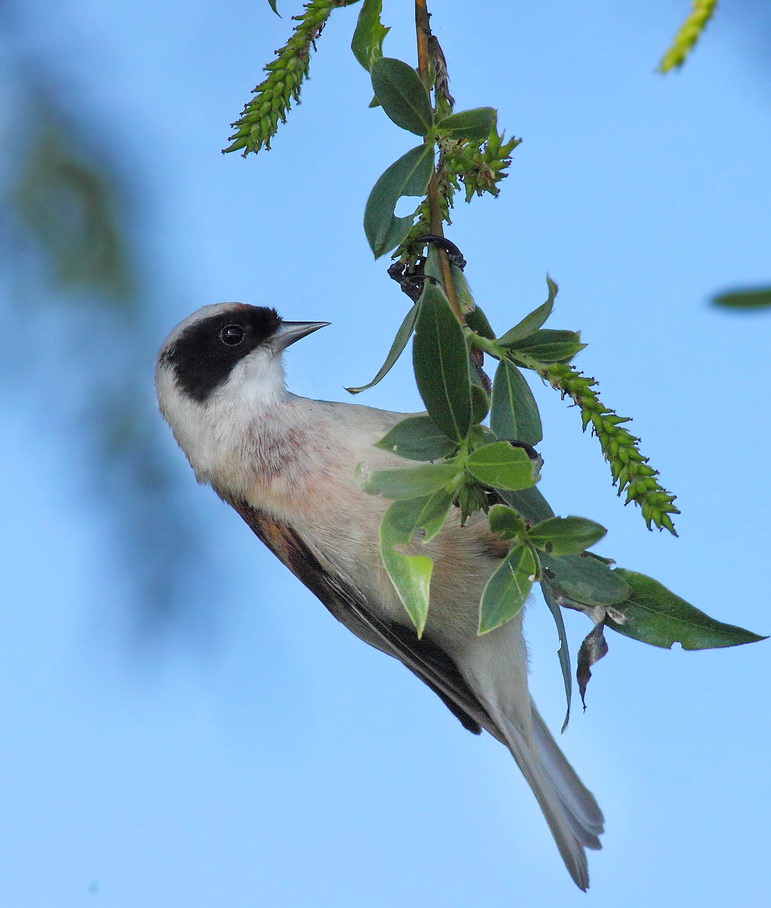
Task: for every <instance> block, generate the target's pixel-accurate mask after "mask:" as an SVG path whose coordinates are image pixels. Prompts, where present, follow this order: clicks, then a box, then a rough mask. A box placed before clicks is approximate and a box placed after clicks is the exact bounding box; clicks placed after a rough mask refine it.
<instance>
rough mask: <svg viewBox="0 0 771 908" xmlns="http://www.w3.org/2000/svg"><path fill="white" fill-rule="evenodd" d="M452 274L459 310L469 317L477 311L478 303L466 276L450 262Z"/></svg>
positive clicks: (467, 322)
mask: <svg viewBox="0 0 771 908" xmlns="http://www.w3.org/2000/svg"><path fill="white" fill-rule="evenodd" d="M450 274H451V275H452V285H453V287H454V288H455V299H456V300H457V301H458V308H459V309H460V311H461V312H462V313H463V314H464V315H466V316H468V315H469V314H470V313H471V312H473V311H474V310H475V308H476V303H475V302H474V297H473V295H472V293H471V288H470V287H469V285H468V281H467V280H466V275H465V274H464V273H463V272H462V271H461V270H460V268H458V266H457V265H454V264H453V263H452V262H450ZM483 317H484V316H483ZM466 324H469V321H468V318H467V319H466Z"/></svg>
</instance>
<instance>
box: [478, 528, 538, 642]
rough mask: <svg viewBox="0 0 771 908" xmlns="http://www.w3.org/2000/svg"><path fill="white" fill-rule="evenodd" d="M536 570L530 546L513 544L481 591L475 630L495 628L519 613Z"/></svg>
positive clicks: (482, 630)
mask: <svg viewBox="0 0 771 908" xmlns="http://www.w3.org/2000/svg"><path fill="white" fill-rule="evenodd" d="M537 573H538V565H537V564H536V562H535V558H534V557H533V552H532V550H531V549H530V548H529V547H528V546H526V545H515V546H514V547H513V548H512V550H511V551H510V552H509V554H508V555H507V556H506V558H505V559H504V561H503V563H502V564H501V565H500V567H499V568H498V569H497V570H496V571H495V573H494V574H493V575H492V577H491V578H490V579H489V580H488V581H487V585H486V586H485V589H484V592H483V593H482V602H481V604H480V606H479V629H478V631H477V633H478V634H487V633H489V632H490V631H492V630H495V628H496V627H500V626H501V625H502V624H505V623H506V622H507V621H511V619H512V618H513V617H514V616H515V615H517V614H518V613H519V611H520V610H521V608H522V606H523V605H524V604H525V600H526V599H527V597H528V595H529V593H530V590H531V588H532V586H533V580H534V579H535V576H536V574H537Z"/></svg>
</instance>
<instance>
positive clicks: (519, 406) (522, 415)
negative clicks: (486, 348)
mask: <svg viewBox="0 0 771 908" xmlns="http://www.w3.org/2000/svg"><path fill="white" fill-rule="evenodd" d="M490 428H491V429H492V430H493V432H495V434H496V435H497V436H498V438H500V439H508V440H510V441H524V442H527V443H528V444H530V445H537V444H538V442H539V441H541V439H542V438H543V429H542V427H541V417H540V415H539V413H538V404H536V402H535V398H534V397H533V392H532V391H531V390H530V385H529V384H528V383H527V380H526V379H525V377H524V376H523V375H522V373H521V372H520V371H519V369H518V368H517V367H516V366H515V365H514V364H513V363H509V362H506V360H501V361H500V362H499V363H498V368H497V369H496V370H495V378H494V380H493V399H492V408H491V411H490Z"/></svg>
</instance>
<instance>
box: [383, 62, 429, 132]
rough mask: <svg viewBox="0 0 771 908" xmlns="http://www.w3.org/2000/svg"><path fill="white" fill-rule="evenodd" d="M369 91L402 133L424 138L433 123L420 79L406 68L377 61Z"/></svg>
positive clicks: (413, 71) (406, 66)
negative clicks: (402, 130)
mask: <svg viewBox="0 0 771 908" xmlns="http://www.w3.org/2000/svg"><path fill="white" fill-rule="evenodd" d="M370 75H371V76H372V88H373V90H374V92H375V95H376V97H377V99H378V101H380V104H381V106H382V108H383V110H384V111H385V112H386V114H387V115H388V117H389V118H390V119H391V120H393V122H394V123H396V125H397V126H400V127H401V128H402V129H406V130H408V132H413V133H415V135H417V136H425V135H426V134H427V133H428V132H429V130H430V129H431V126H432V125H433V122H434V112H433V110H432V109H431V99H430V98H429V96H428V92H427V91H426V89H425V86H424V85H423V83H422V82H421V81H420V76H419V75H418V74H417V73H416V72H415V70H414V69H413V68H412V67H411V66H410V65H409V64H408V63H404V62H403V61H401V60H396V59H394V58H393V57H380V58H379V59H377V60H375V61H374V62H373V63H372V68H371V70H370Z"/></svg>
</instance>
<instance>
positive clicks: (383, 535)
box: [380, 492, 452, 637]
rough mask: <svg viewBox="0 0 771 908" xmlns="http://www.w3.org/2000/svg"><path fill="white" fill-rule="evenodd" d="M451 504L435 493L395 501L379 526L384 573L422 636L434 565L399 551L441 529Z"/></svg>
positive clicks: (428, 560)
mask: <svg viewBox="0 0 771 908" xmlns="http://www.w3.org/2000/svg"><path fill="white" fill-rule="evenodd" d="M451 502H452V496H451V495H448V494H446V493H441V492H440V493H437V494H435V495H432V496H428V497H426V498H420V499H412V500H409V501H395V502H394V503H393V504H392V505H391V506H390V507H389V508H388V510H387V511H386V513H385V515H384V517H383V521H382V523H381V524H380V554H381V557H382V559H383V564H384V566H385V569H386V572H387V573H388V576H389V577H390V579H391V582H392V583H393V585H394V588H395V590H396V592H397V593H398V595H399V598H400V600H401V602H402V604H403V605H404V607H405V609H406V611H407V614H408V615H409V616H410V620H411V621H412V623H413V624H414V625H415V627H416V629H417V632H418V636H419V637H420V636H421V635H422V633H423V628H424V627H425V624H426V618H427V616H428V603H429V587H430V583H431V572H432V570H433V562H432V561H431V559H430V558H428V557H427V556H425V555H410V554H405V553H404V552H403V551H400V549H402V548H404V547H405V546H408V545H410V544H412V543H414V542H415V540H414V537H415V536H416V535H418V536H420V534H421V533H422V538H420V539H418V541H419V542H425V541H427V540H428V539H430V538H431V537H432V536H433V535H435V534H436V533H437V532H439V530H440V529H441V526H442V523H443V522H444V518H445V516H446V514H447V511H448V509H449V507H450V504H451Z"/></svg>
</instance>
